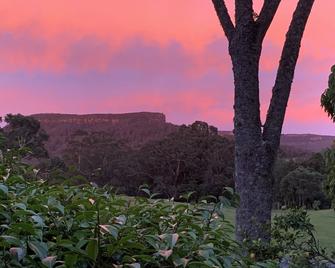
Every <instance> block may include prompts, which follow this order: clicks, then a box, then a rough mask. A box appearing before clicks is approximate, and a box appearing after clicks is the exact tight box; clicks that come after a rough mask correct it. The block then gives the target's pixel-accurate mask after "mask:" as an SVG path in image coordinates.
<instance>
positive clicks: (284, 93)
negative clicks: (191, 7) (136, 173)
mask: <svg viewBox="0 0 335 268" xmlns="http://www.w3.org/2000/svg"><path fill="white" fill-rule="evenodd" d="M212 1H213V4H214V7H215V10H216V12H217V15H218V17H219V19H220V22H221V25H222V27H223V30H224V32H225V34H226V36H227V38H228V41H229V54H230V56H231V59H232V64H233V72H234V85H235V99H234V112H235V114H234V135H235V185H236V190H237V193H238V194H239V196H240V204H239V207H238V209H237V213H236V236H237V239H238V240H239V241H242V240H243V239H250V240H255V239H261V240H262V241H263V242H269V240H270V238H271V236H270V227H271V209H272V192H273V179H272V169H273V166H274V162H275V158H276V154H277V150H278V147H279V144H280V135H281V129H282V125H283V121H284V116H285V111H286V106H287V103H288V98H289V94H290V91H291V84H292V81H293V76H294V70H295V66H296V62H297V59H298V55H299V50H300V44H301V39H302V36H303V32H304V30H305V26H306V23H307V20H308V17H309V14H310V12H311V9H312V6H313V3H314V0H299V2H298V5H297V8H296V10H295V12H294V15H293V18H292V21H291V24H290V28H289V30H288V32H287V34H286V40H285V44H284V47H283V51H282V55H281V59H280V64H279V67H278V72H277V76H276V81H275V85H274V87H273V90H272V98H271V103H270V106H269V109H268V113H267V118H266V121H265V123H264V125H262V123H261V119H260V103H259V80H258V79H259V78H258V76H259V61H260V55H261V51H262V43H263V39H264V37H265V34H266V32H267V30H268V28H269V27H270V25H271V22H272V20H273V17H274V15H275V13H276V11H277V9H278V6H279V4H280V2H281V0H264V5H263V8H262V10H261V13H260V14H259V16H255V13H254V11H253V1H252V0H235V25H234V24H233V23H232V21H231V19H230V16H229V14H228V10H227V8H226V6H225V3H224V0H212Z"/></svg>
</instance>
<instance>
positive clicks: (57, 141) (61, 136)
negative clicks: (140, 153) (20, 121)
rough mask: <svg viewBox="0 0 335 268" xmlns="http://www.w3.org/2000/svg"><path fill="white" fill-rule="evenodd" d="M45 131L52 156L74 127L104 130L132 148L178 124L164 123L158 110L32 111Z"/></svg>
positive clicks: (163, 134)
mask: <svg viewBox="0 0 335 268" xmlns="http://www.w3.org/2000/svg"><path fill="white" fill-rule="evenodd" d="M32 116H33V117H34V118H36V119H37V120H38V121H39V122H40V123H41V126H42V128H43V129H44V130H45V131H46V132H47V133H48V135H49V141H48V142H47V144H46V148H47V150H48V151H49V153H50V155H52V156H60V155H61V154H62V151H63V150H64V148H65V147H66V143H67V141H68V140H69V138H70V136H71V134H73V133H74V132H76V131H77V130H83V131H87V132H95V131H104V132H108V133H111V134H112V135H113V136H114V137H115V138H116V139H118V140H124V141H125V142H126V143H127V144H128V145H130V146H131V147H133V148H136V147H139V146H141V145H143V144H145V143H147V142H149V141H152V140H159V139H162V138H163V137H165V136H166V135H168V134H170V133H171V132H173V131H175V130H176V129H177V128H178V127H177V126H175V125H173V124H170V123H167V122H166V118H165V115H164V114H162V113H148V112H140V113H126V114H87V115H75V114H35V115H32Z"/></svg>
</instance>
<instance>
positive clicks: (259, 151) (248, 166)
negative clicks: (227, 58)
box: [229, 27, 275, 241]
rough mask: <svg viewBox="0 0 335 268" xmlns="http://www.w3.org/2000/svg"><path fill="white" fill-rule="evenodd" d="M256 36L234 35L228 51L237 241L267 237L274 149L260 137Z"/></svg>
mask: <svg viewBox="0 0 335 268" xmlns="http://www.w3.org/2000/svg"><path fill="white" fill-rule="evenodd" d="M255 36H256V31H254V29H252V28H250V27H248V28H246V29H245V31H241V34H240V36H235V38H234V40H233V41H232V45H231V46H230V50H229V51H230V55H231V58H232V63H233V71H234V84H235V105H234V110H235V117H234V135H235V186H236V190H237V192H238V193H239V196H240V204H239V207H238V209H237V213H236V236H237V239H238V240H239V241H241V240H243V239H244V238H248V239H251V240H254V239H258V238H261V239H262V240H263V241H269V239H270V232H269V231H270V228H269V227H270V223H271V208H272V185H273V180H272V168H273V164H274V159H275V150H273V148H272V150H270V149H269V146H267V143H265V142H264V141H263V138H262V127H261V120H260V111H259V110H260V104H259V79H258V75H259V59H260V54H261V46H256V45H255V43H254V42H253V40H254V38H255ZM251 208H252V209H251Z"/></svg>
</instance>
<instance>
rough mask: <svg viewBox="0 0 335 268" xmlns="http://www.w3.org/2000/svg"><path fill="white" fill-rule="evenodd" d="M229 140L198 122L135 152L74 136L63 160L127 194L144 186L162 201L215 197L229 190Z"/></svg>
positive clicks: (102, 139)
mask: <svg viewBox="0 0 335 268" xmlns="http://www.w3.org/2000/svg"><path fill="white" fill-rule="evenodd" d="M233 146H234V145H233V142H232V141H229V140H227V139H226V138H223V137H221V136H220V135H219V134H218V131H217V129H216V128H214V127H211V126H208V124H207V123H204V122H195V123H193V124H192V125H190V126H181V127H180V128H179V130H178V131H176V132H174V133H172V134H170V135H168V136H167V137H166V138H164V139H162V140H158V141H154V142H151V143H148V144H146V145H145V146H143V147H141V148H137V149H131V148H129V147H127V146H126V145H125V144H124V142H122V141H120V140H117V139H115V137H114V136H113V134H108V133H104V132H91V133H88V132H83V131H80V132H76V133H75V134H74V135H73V136H72V137H71V139H70V141H69V145H68V148H67V149H66V154H65V162H66V163H67V164H70V165H73V166H75V167H76V168H77V170H78V172H79V173H80V174H82V175H84V176H85V177H87V178H88V179H89V180H93V181H95V182H96V183H98V184H100V185H103V184H105V183H110V184H112V185H113V186H115V187H116V188H118V189H119V190H120V191H121V192H123V193H126V194H128V195H135V194H138V187H139V186H140V185H142V184H144V183H146V184H148V185H149V186H150V187H151V188H152V189H153V191H154V192H157V193H161V196H164V197H169V198H171V197H175V198H178V197H179V196H180V195H181V194H183V193H187V192H190V191H196V192H197V196H196V195H194V196H193V197H199V196H201V195H208V194H212V195H216V196H219V195H220V194H221V193H222V190H223V188H224V187H226V186H230V187H232V186H233V167H234V159H233Z"/></svg>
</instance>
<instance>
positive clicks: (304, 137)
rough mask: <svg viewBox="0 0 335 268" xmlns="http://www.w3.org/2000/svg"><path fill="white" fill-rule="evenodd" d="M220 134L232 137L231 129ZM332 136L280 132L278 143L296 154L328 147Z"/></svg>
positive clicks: (283, 148)
mask: <svg viewBox="0 0 335 268" xmlns="http://www.w3.org/2000/svg"><path fill="white" fill-rule="evenodd" d="M220 134H221V135H222V136H224V137H227V138H231V139H232V138H233V132H232V131H220ZM334 140H335V137H334V136H327V135H316V134H282V136H281V141H280V145H281V148H282V150H284V151H289V153H293V151H295V152H296V153H298V154H301V153H316V152H320V151H322V150H325V149H327V148H329V147H330V146H331V145H332V144H333V141H334Z"/></svg>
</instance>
